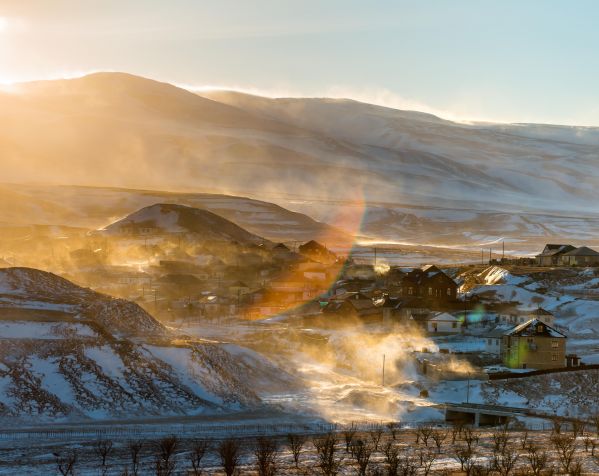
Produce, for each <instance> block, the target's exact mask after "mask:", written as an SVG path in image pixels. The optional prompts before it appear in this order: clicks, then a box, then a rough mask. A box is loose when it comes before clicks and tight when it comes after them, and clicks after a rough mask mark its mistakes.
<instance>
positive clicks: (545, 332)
mask: <svg viewBox="0 0 599 476" xmlns="http://www.w3.org/2000/svg"><path fill="white" fill-rule="evenodd" d="M501 357H502V360H503V363H504V365H506V366H507V367H510V368H512V369H538V370H542V369H554V368H558V367H565V366H566V336H565V335H564V334H562V333H561V332H559V331H558V330H556V329H554V328H553V327H551V326H549V325H547V324H545V323H544V322H543V321H541V320H539V319H531V320H529V321H527V322H525V323H524V324H520V325H519V326H516V327H514V328H513V329H512V330H510V331H508V332H506V333H505V334H504V335H503V337H502V340H501Z"/></svg>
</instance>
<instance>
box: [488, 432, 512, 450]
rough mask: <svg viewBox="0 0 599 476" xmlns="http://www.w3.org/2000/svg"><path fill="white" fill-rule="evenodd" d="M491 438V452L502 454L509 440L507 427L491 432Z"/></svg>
mask: <svg viewBox="0 0 599 476" xmlns="http://www.w3.org/2000/svg"><path fill="white" fill-rule="evenodd" d="M491 439H492V440H493V454H494V455H496V454H503V452H504V451H505V449H506V447H507V444H508V441H509V435H508V432H507V428H505V427H502V428H501V429H499V430H496V431H494V432H493V433H492V434H491Z"/></svg>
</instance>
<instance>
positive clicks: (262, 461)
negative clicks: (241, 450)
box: [254, 437, 277, 476]
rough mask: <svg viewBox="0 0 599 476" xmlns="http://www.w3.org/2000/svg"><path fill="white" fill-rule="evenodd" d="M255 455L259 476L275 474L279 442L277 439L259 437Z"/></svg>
mask: <svg viewBox="0 0 599 476" xmlns="http://www.w3.org/2000/svg"><path fill="white" fill-rule="evenodd" d="M254 456H255V457H256V470H257V472H258V476H274V475H275V472H276V466H275V463H276V457H277V444H276V442H275V440H273V439H272V438H267V437H260V438H258V440H257V441H256V449H255V450H254Z"/></svg>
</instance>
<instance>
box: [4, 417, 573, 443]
mask: <svg viewBox="0 0 599 476" xmlns="http://www.w3.org/2000/svg"><path fill="white" fill-rule="evenodd" d="M533 418H534V417H533ZM564 423H565V425H568V423H566V422H564ZM387 424H388V423H387V422H373V421H366V422H352V423H347V424H337V423H324V422H320V423H316V422H315V423H307V424H306V423H304V424H302V423H275V424H230V425H223V424H214V425H210V424H163V425H162V424H161V425H157V424H145V425H144V424H134V425H127V424H122V425H119V424H114V425H111V426H100V425H98V427H95V428H94V424H90V425H89V426H86V427H84V426H77V427H75V426H73V427H66V426H65V427H58V426H55V427H53V428H44V427H39V428H21V429H8V428H0V442H2V441H3V442H7V441H15V440H44V441H48V440H53V441H57V442H67V441H69V442H71V441H82V440H83V441H85V440H100V439H111V440H138V439H153V438H155V439H157V438H161V437H164V436H167V435H177V437H179V438H186V437H187V438H210V439H215V440H218V439H224V438H229V437H236V438H237V437H239V438H248V437H255V436H261V435H268V436H286V435H288V434H291V433H293V434H303V435H312V436H317V435H323V434H326V433H329V432H333V433H342V432H344V431H345V430H347V429H349V428H353V429H354V430H356V431H358V432H367V431H372V430H375V429H377V428H381V427H382V428H383V429H385V430H387V428H386V425H387ZM391 424H392V425H393V428H394V429H395V430H399V431H402V430H403V431H409V430H413V429H416V428H418V427H419V426H424V425H428V426H437V427H447V426H449V425H448V424H447V423H445V422H442V421H421V422H391ZM552 428H553V425H552V424H551V423H549V422H527V423H525V424H521V425H520V426H519V427H518V428H517V429H516V430H520V429H522V430H525V429H526V430H529V431H549V430H551V429H552Z"/></svg>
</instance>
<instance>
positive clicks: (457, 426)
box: [451, 421, 464, 445]
mask: <svg viewBox="0 0 599 476" xmlns="http://www.w3.org/2000/svg"><path fill="white" fill-rule="evenodd" d="M463 430H464V425H463V424H462V422H460V421H455V422H453V424H452V425H451V444H452V445H455V442H456V440H457V439H458V437H459V436H460V435H461V434H462V431H463Z"/></svg>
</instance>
